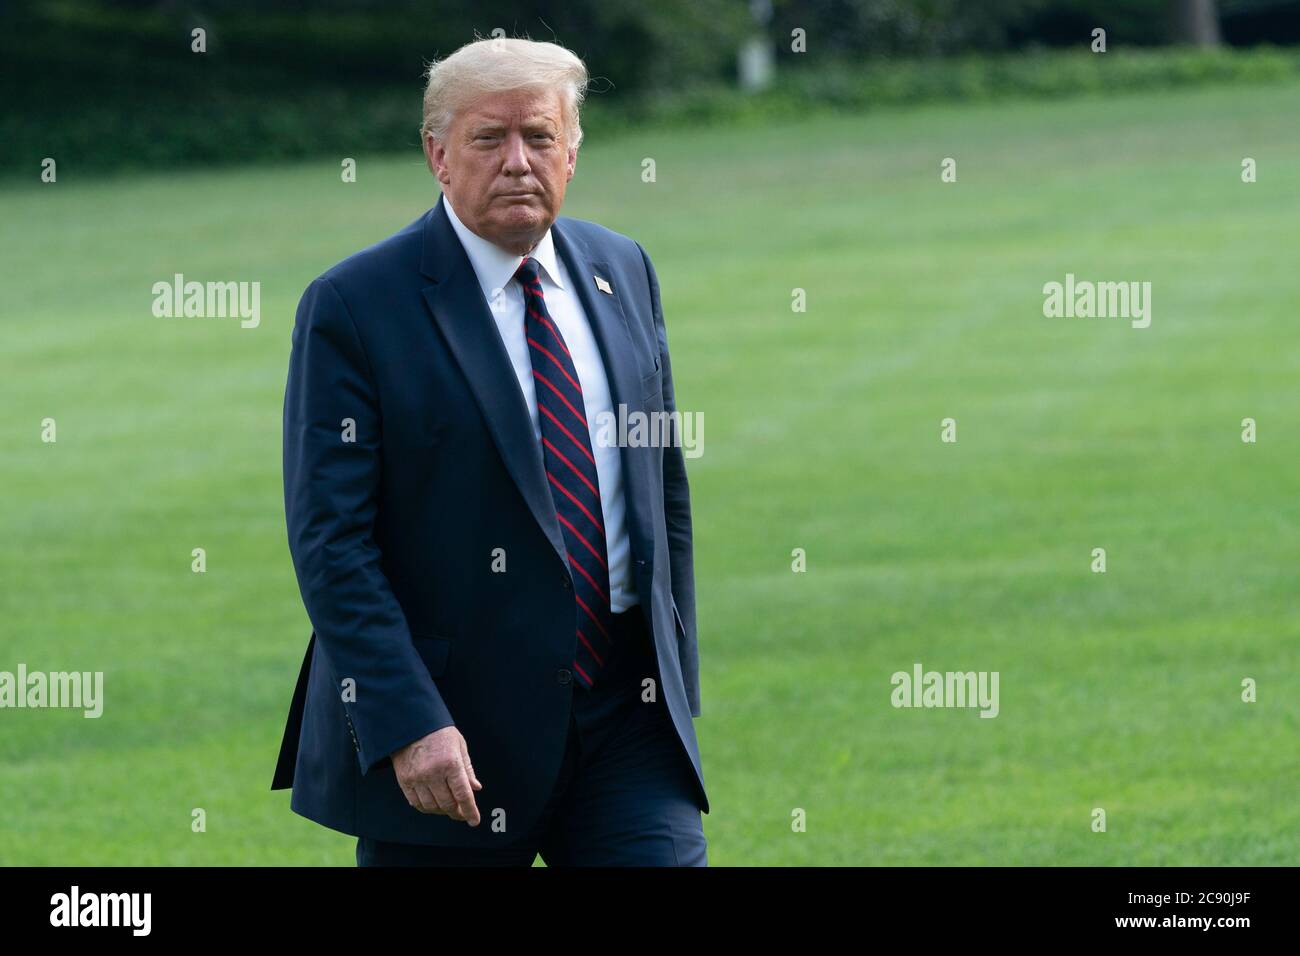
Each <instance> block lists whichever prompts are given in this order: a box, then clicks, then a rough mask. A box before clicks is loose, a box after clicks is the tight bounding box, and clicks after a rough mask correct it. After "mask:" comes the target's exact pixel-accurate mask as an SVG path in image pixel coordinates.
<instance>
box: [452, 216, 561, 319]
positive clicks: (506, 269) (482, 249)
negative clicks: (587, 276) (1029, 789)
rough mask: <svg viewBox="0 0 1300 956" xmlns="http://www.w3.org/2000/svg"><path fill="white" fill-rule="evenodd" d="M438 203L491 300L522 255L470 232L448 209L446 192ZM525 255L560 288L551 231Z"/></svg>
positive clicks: (511, 273)
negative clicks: (440, 202)
mask: <svg viewBox="0 0 1300 956" xmlns="http://www.w3.org/2000/svg"><path fill="white" fill-rule="evenodd" d="M442 204H443V206H444V207H446V209H447V218H448V219H450V220H451V228H452V229H454V230H455V231H456V235H457V237H458V238H459V239H460V244H461V245H462V246H464V247H465V254H466V255H467V256H469V261H470V265H472V266H473V267H474V274H475V276H477V277H478V284H479V287H480V288H482V290H483V298H484V299H485V300H486V301H488V302H491V301H492V299H493V298H494V296H495V295H496V292H497V290H498V289H505V288H508V287H509V285H510V282H511V281H512V280H513V279H514V277H515V273H516V272H517V271H518V270H519V264H520V263H521V262H523V261H524V257H523V256H517V255H515V254H514V253H513V252H510V251H508V250H506V249H502V248H501V247H500V246H498V245H497V244H496V243H494V242H490V241H488V240H487V239H484V238H483V237H482V236H480V235H479V234H478V233H476V232H473V231H472V230H471V229H470V228H469V226H467V225H465V224H464V223H463V222H461V221H460V219H459V218H458V217H457V216H456V211H455V210H454V209H452V208H451V201H450V200H449V199H448V198H447V194H446V193H443V194H442ZM528 255H529V256H531V257H532V258H534V259H536V260H537V264H538V265H540V266H541V267H542V271H543V272H545V273H546V277H547V278H548V279H550V280H551V282H552V283H554V284H555V285H556V286H558V287H559V288H561V289H563V288H564V280H563V279H562V278H561V277H560V267H559V262H558V261H557V260H556V257H555V242H554V241H553V240H552V239H551V230H549V229H547V230H546V233H545V235H543V236H542V238H541V240H540V241H539V242H538V243H537V245H536V246H534V247H533V250H532V252H530V253H528Z"/></svg>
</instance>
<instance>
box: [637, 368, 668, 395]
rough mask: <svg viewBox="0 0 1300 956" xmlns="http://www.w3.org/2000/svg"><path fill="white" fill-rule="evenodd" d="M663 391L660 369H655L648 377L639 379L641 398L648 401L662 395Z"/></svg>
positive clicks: (662, 374)
mask: <svg viewBox="0 0 1300 956" xmlns="http://www.w3.org/2000/svg"><path fill="white" fill-rule="evenodd" d="M663 390H664V372H663V369H662V368H657V369H655V370H654V371H653V372H651V373H650V374H649V375H647V376H645V377H644V378H642V379H641V397H642V398H643V399H646V400H649V399H652V398H656V397H658V396H660V395H662V394H663Z"/></svg>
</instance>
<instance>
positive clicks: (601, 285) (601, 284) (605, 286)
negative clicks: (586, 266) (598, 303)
mask: <svg viewBox="0 0 1300 956" xmlns="http://www.w3.org/2000/svg"><path fill="white" fill-rule="evenodd" d="M592 278H593V279H595V280H596V288H597V289H599V290H600V291H601V292H603V293H605V295H613V294H614V288H613V286H611V285H610V284H609V283H608V282H606V281H605V280H604V279H602V278H601V277H600V276H592Z"/></svg>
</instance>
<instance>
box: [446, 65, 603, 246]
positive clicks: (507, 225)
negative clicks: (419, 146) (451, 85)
mask: <svg viewBox="0 0 1300 956" xmlns="http://www.w3.org/2000/svg"><path fill="white" fill-rule="evenodd" d="M424 152H425V156H426V157H427V158H428V160H429V168H430V169H432V170H433V172H434V175H435V176H437V177H438V182H440V183H441V184H442V190H443V192H444V193H446V194H447V198H448V199H450V200H451V204H452V206H453V207H455V209H456V215H457V217H459V219H460V221H461V222H463V223H464V224H465V225H466V226H468V227H469V228H470V230H471V231H472V232H474V233H476V234H478V235H480V236H482V237H483V238H484V239H487V240H488V241H489V242H494V243H496V244H497V245H498V246H501V247H502V248H504V249H508V250H510V251H511V252H514V253H517V254H518V255H521V256H522V255H525V254H526V253H528V252H529V251H531V250H532V248H533V246H534V245H536V243H537V241H538V240H539V239H541V238H542V236H543V235H545V234H546V230H547V229H549V228H551V223H553V222H555V217H556V216H558V215H559V214H560V206H561V205H563V203H564V190H565V188H566V187H567V186H568V185H569V180H570V179H572V178H573V169H574V166H575V164H576V163H577V161H578V150H577V149H576V148H574V147H571V146H569V144H568V141H567V137H566V133H565V129H564V113H563V108H562V105H561V101H560V94H559V92H558V91H556V90H548V91H545V92H539V91H533V90H511V91H508V92H505V93H491V94H487V95H485V96H483V97H480V98H479V99H478V100H476V101H474V102H473V103H471V104H470V105H469V106H468V107H466V108H465V109H462V110H460V111H459V113H457V115H456V116H455V118H454V119H453V120H452V122H451V127H450V129H449V130H448V131H447V142H446V143H439V142H436V141H435V140H433V139H432V137H428V136H426V137H425V140H424Z"/></svg>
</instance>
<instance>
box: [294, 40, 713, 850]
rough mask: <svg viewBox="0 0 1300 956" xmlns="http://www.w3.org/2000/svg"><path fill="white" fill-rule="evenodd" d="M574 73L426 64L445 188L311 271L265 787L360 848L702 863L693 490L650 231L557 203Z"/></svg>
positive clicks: (569, 150) (560, 63) (558, 59)
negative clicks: (612, 437) (279, 734)
mask: <svg viewBox="0 0 1300 956" xmlns="http://www.w3.org/2000/svg"><path fill="white" fill-rule="evenodd" d="M586 82H587V72H586V68H585V67H584V66H583V64H582V61H581V60H579V59H578V58H577V57H576V56H574V55H573V54H572V53H571V52H570V51H568V50H566V49H564V48H562V47H559V46H556V45H554V44H550V43H534V42H531V41H527V40H512V39H494V40H482V41H478V42H475V43H470V44H468V45H466V46H464V47H462V48H461V49H460V50H458V51H457V52H456V53H454V54H452V55H451V56H449V57H447V58H446V59H445V60H443V61H441V62H438V63H435V64H434V65H433V66H432V67H431V68H430V70H429V76H428V85H427V88H426V90H425V97H424V122H423V125H422V127H421V133H422V137H423V142H424V150H425V155H426V158H427V160H428V165H429V168H430V170H431V171H432V172H433V173H434V175H435V176H436V177H437V179H438V182H439V184H440V185H441V188H442V197H441V198H440V200H439V201H438V203H437V205H435V206H434V207H433V209H431V210H430V211H429V212H428V213H426V214H425V215H423V216H421V217H420V218H419V219H418V220H416V221H415V222H414V223H412V224H411V225H409V226H408V227H406V228H405V229H403V230H402V231H401V232H398V233H397V234H396V235H393V236H391V237H389V238H388V239H386V240H384V241H382V242H380V243H378V244H376V245H374V246H371V247H370V248H368V249H365V250H363V251H361V252H359V253H356V254H355V255H353V256H351V257H349V258H347V259H345V260H344V261H343V262H341V263H339V264H338V265H336V266H334V267H333V268H331V269H329V270H328V271H326V272H325V273H324V274H323V275H321V276H320V277H319V278H317V279H316V280H314V281H313V282H312V283H311V285H310V286H309V287H308V289H307V291H306V293H305V294H304V296H303V298H302V301H301V303H300V305H299V307H298V314H297V322H296V325H295V328H294V333H293V350H292V356H291V358H290V362H289V377H288V385H287V388H286V393H285V407H284V483H285V510H286V515H287V522H288V531H289V546H290V551H291V552H292V555H293V561H294V567H295V570H296V572H297V576H298V583H299V586H300V589H301V591H302V596H303V601H304V603H305V604H306V608H307V613H308V616H309V617H310V618H311V622H312V625H313V627H314V633H313V635H312V640H311V642H310V643H309V645H308V649H307V655H306V658H305V659H304V661H303V665H302V670H301V673H300V675H299V678H298V685H297V689H296V691H295V694H294V699H293V704H292V707H291V709H290V714H289V720H288V726H287V728H286V730H285V735H284V741H283V744H282V746H281V751H280V760H279V765H278V767H277V768H276V773H275V780H274V782H273V784H272V788H273V789H282V788H285V787H289V786H292V788H293V796H292V801H291V806H292V808H293V810H294V811H295V812H297V813H299V814H302V815H303V816H306V817H308V818H310V819H312V820H315V821H317V822H318V823H321V824H323V825H325V826H328V827H331V828H333V829H336V830H341V831H343V832H345V833H349V834H354V835H356V836H358V838H359V839H358V843H357V862H358V864H359V865H371V864H377V865H387V864H411V865H421V864H423V865H480V864H502V865H531V864H532V863H533V862H534V860H535V858H536V856H537V854H538V853H540V854H541V855H542V858H543V859H544V861H545V862H546V863H547V865H549V866H554V865H566V864H569V865H669V866H671V865H682V866H705V865H707V861H706V845H705V840H704V834H703V828H702V825H701V818H700V813H701V811H703V812H705V813H707V812H708V809H709V805H708V797H707V795H706V794H705V791H704V778H703V771H702V769H701V763H700V755H699V747H698V744H697V742H696V738H695V731H694V726H693V723H692V719H693V718H694V717H697V716H699V713H700V703H699V679H698V674H699V663H698V656H697V653H696V640H695V589H694V571H693V567H692V544H691V514H690V496H689V490H688V487H687V482H686V470H685V462H684V456H683V453H682V449H681V447H680V439H679V438H678V437H677V435H676V431H675V429H674V430H673V433H672V434H671V436H670V441H669V442H656V443H651V444H641V445H638V446H631V445H625V446H624V447H616V446H614V445H612V444H611V443H610V442H609V441H607V440H598V438H601V437H602V436H605V435H608V434H609V429H608V428H604V429H602V428H601V425H600V423H601V422H602V421H606V416H608V415H615V416H617V415H618V410H619V407H620V406H623V407H624V412H633V411H639V412H643V413H653V412H659V413H663V412H670V413H671V412H675V410H676V405H675V400H674V396H673V381H672V371H671V366H670V364H669V359H668V344H667V336H666V333H665V330H664V319H663V313H662V309H661V305H660V298H659V286H658V280H657V278H656V275H655V271H654V267H653V266H652V265H651V264H650V260H649V257H648V256H647V255H646V253H645V250H643V249H642V248H641V246H640V245H639V244H638V243H636V242H634V241H633V240H631V239H628V238H626V237H624V236H621V235H619V234H617V233H615V232H611V231H610V230H608V229H605V228H603V227H601V226H598V225H596V224H594V223H589V222H583V221H581V220H576V219H569V218H567V217H565V218H557V216H558V214H559V211H560V207H561V204H562V203H563V201H564V193H565V189H566V187H567V185H568V183H569V181H570V180H571V179H572V177H573V173H574V168H575V164H576V162H577V154H578V146H579V144H580V142H581V138H582V131H581V127H580V125H579V118H578V108H579V105H580V103H581V100H582V97H583V94H584V92H585V89H586Z"/></svg>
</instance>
